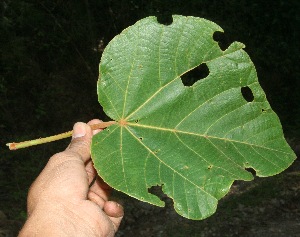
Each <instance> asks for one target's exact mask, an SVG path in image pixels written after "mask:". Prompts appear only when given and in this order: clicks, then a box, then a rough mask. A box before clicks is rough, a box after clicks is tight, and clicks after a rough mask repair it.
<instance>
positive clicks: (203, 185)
mask: <svg viewBox="0 0 300 237" xmlns="http://www.w3.org/2000/svg"><path fill="white" fill-rule="evenodd" d="M215 31H222V29H221V28H220V27H219V26H218V25H216V24H215V23H213V22H211V21H208V20H205V19H201V18H196V17H184V16H178V15H175V16H173V23H172V24H170V25H167V26H166V25H163V24H160V23H158V22H157V20H156V18H155V17H148V18H145V19H142V20H140V21H138V22H137V23H136V24H135V25H133V26H131V27H129V28H127V29H125V30H124V31H123V32H122V33H121V34H120V35H118V36H116V37H115V38H114V39H113V40H112V41H111V42H110V43H109V45H108V46H107V47H106V48H105V51H104V53H103V55H102V59H101V63H100V76H99V81H98V96H99V102H100V104H101V105H102V106H103V108H104V111H105V112H106V114H107V115H108V116H109V117H111V118H112V119H113V120H115V121H117V123H116V124H115V125H112V126H110V127H109V128H107V129H106V130H104V131H103V132H101V133H99V134H97V135H96V136H94V138H93V143H92V159H93V161H94V164H95V167H96V169H97V171H98V173H99V175H100V176H101V177H102V178H103V179H104V180H105V181H106V182H107V183H108V184H109V185H111V186H112V187H113V188H115V189H117V190H120V191H122V192H124V193H127V194H128V195H130V196H132V197H135V198H137V199H139V200H142V201H146V202H149V203H152V204H154V205H158V206H163V205H164V202H162V201H161V200H160V199H159V198H158V197H157V196H155V195H153V194H150V193H149V192H148V189H149V188H150V187H152V186H156V185H161V186H162V190H163V192H164V193H165V194H167V195H168V196H169V197H171V198H172V199H173V200H174V208H175V210H176V211H177V212H178V213H179V214H180V215H182V216H184V217H187V218H190V219H203V218H206V217H208V216H210V215H211V214H213V213H214V212H215V210H216V207H217V203H218V200H219V199H220V198H222V197H223V196H224V195H225V194H226V193H227V192H228V191H229V189H230V186H231V184H232V183H233V181H234V180H252V179H253V175H252V174H251V173H250V172H248V171H247V170H245V168H253V169H255V170H256V175H258V176H270V175H275V174H277V173H279V172H281V171H283V170H284V169H286V168H287V167H288V166H290V164H291V163H292V162H293V160H294V159H295V157H296V156H295V154H294V153H293V151H292V150H291V149H290V147H289V146H288V145H287V143H286V141H285V139H284V137H283V132H282V128H281V125H280V121H279V119H278V117H277V115H276V114H275V113H274V112H273V111H272V109H271V107H270V105H269V103H268V101H267V100H266V95H265V93H264V91H263V90H262V88H261V86H260V85H259V83H258V79H257V75H256V70H255V67H254V65H253V63H252V62H251V60H250V58H249V56H248V55H247V53H246V52H245V51H244V50H243V49H242V48H243V47H244V45H243V44H242V43H239V42H234V43H232V44H231V45H230V46H229V47H228V49H227V50H225V51H222V50H221V49H220V47H219V45H218V43H217V42H215V41H214V40H213V33H214V32H215ZM202 63H205V64H206V65H207V66H208V68H209V75H208V76H207V77H206V78H204V79H202V80H199V81H198V82H196V83H195V84H193V85H192V86H184V85H183V83H182V80H181V76H182V75H184V74H185V73H187V72H188V71H190V70H192V69H194V68H195V67H197V66H199V65H200V64H202ZM245 87H246V88H247V87H248V88H250V89H251V92H252V94H253V96H254V99H253V101H251V102H248V101H247V100H245V98H244V96H243V95H242V92H241V90H242V88H245Z"/></svg>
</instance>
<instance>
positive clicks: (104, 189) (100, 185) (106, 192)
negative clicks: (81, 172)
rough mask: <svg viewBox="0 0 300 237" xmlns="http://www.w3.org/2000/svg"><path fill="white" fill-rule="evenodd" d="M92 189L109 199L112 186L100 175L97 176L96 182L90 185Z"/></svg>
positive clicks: (104, 198) (103, 197)
mask: <svg viewBox="0 0 300 237" xmlns="http://www.w3.org/2000/svg"><path fill="white" fill-rule="evenodd" d="M90 191H91V192H93V193H95V194H96V195H98V196H99V197H101V198H102V199H103V200H105V201H107V200H108V198H109V196H110V193H111V191H112V188H111V187H110V186H109V185H108V184H106V183H105V182H104V181H103V180H102V179H101V178H100V177H99V176H97V178H96V181H95V183H94V184H93V185H92V186H91V187H90Z"/></svg>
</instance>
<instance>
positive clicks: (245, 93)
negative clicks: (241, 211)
mask: <svg viewBox="0 0 300 237" xmlns="http://www.w3.org/2000/svg"><path fill="white" fill-rule="evenodd" d="M241 92H242V95H243V97H244V99H245V100H246V101H247V102H252V101H253V100H254V95H253V93H252V91H251V89H250V88H249V87H248V86H245V87H242V88H241Z"/></svg>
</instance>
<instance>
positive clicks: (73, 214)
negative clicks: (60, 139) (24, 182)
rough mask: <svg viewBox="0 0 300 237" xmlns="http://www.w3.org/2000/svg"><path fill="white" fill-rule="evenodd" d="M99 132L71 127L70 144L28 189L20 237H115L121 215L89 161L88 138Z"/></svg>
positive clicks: (97, 121)
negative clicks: (25, 216) (25, 212)
mask: <svg viewBox="0 0 300 237" xmlns="http://www.w3.org/2000/svg"><path fill="white" fill-rule="evenodd" d="M99 122H101V121H99V120H92V121H90V122H89V123H88V124H95V123H99ZM99 131H100V130H98V131H97V130H96V131H92V130H91V128H90V126H88V125H87V124H85V123H76V124H75V125H74V128H73V138H72V141H71V143H70V145H69V146H68V147H67V149H66V150H65V151H63V152H61V153H57V154H55V155H54V156H52V157H51V158H50V160H49V161H48V163H47V165H46V166H45V168H44V169H43V171H42V172H41V174H40V175H39V176H38V177H37V179H36V180H35V181H34V183H33V184H32V186H31V188H30V191H29V194H28V199H27V211H28V219H27V221H26V223H25V225H24V227H23V229H22V230H21V232H20V235H19V236H21V237H23V236H101V237H102V236H114V234H115V232H116V231H117V229H118V227H119V225H120V222H121V220H122V217H123V214H124V213H123V207H122V206H120V205H119V204H118V203H116V202H113V201H108V196H109V191H110V187H109V186H108V185H107V184H105V183H104V182H103V181H102V180H101V178H100V177H99V176H97V173H96V170H95V168H94V167H93V163H92V160H91V159H90V145H91V139H92V136H93V133H94V134H95V133H97V132H99ZM95 177H96V180H95V182H94V183H93V184H92V185H91V186H90V184H91V183H92V181H93V180H94V178H95Z"/></svg>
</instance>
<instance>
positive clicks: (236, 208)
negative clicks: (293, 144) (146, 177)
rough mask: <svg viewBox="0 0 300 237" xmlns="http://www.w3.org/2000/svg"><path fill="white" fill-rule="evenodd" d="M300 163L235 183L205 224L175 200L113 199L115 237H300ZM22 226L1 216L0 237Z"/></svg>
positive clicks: (11, 234) (13, 233) (120, 196)
mask: <svg viewBox="0 0 300 237" xmlns="http://www.w3.org/2000/svg"><path fill="white" fill-rule="evenodd" d="M299 171H300V160H299V158H298V160H296V161H295V162H294V164H293V165H292V166H291V167H290V168H289V169H288V170H286V171H285V172H283V173H281V174H279V175H275V176H273V177H268V178H255V180H254V181H251V182H242V181H238V182H235V183H234V185H233V186H232V188H231V190H230V193H229V194H227V195H226V196H225V197H224V198H223V199H221V200H220V202H219V205H218V210H217V212H216V213H215V214H214V215H212V216H211V217H209V218H207V219H205V220H202V221H193V220H188V219H185V218H183V217H181V216H179V215H178V214H177V213H176V212H175V211H174V209H173V205H172V200H171V199H168V198H167V197H163V200H164V201H165V202H166V207H165V208H160V207H156V206H152V205H150V204H147V203H144V202H140V201H138V200H136V199H134V198H131V197H128V196H126V195H124V194H121V193H115V194H114V196H115V199H117V200H119V201H120V202H121V203H122V204H123V205H124V208H125V217H124V219H123V221H122V223H121V226H120V229H119V231H118V232H117V234H116V236H117V237H127V236H130V237H131V236H133V237H134V236H143V237H152V236H153V237H154V236H155V237H159V236H161V237H169V236H172V237H180V236H188V237H189V236H191V237H196V236H197V237H198V236H199V237H210V236H216V237H218V236H222V237H227V236H239V237H241V236H242V237H248V236H249V237H250V236H251V237H261V236H264V237H271V236H272V237H281V236H282V237H298V236H299V237H300V172H299ZM22 224H23V223H22V221H17V220H9V219H7V218H6V215H5V214H4V213H3V212H1V211H0V237H14V236H17V233H18V231H19V229H20V228H21V226H22Z"/></svg>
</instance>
